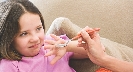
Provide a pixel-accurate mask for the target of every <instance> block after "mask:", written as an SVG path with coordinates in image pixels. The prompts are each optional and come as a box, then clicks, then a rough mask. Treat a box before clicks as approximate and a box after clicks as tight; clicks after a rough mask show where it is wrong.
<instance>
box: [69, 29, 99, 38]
mask: <svg viewBox="0 0 133 72" xmlns="http://www.w3.org/2000/svg"><path fill="white" fill-rule="evenodd" d="M99 30H100V28H94V29H93V30H88V31H86V32H87V33H88V34H89V35H92V34H93V33H94V32H95V31H99ZM79 37H81V34H78V35H77V36H75V37H73V38H72V39H71V40H75V39H77V38H79Z"/></svg>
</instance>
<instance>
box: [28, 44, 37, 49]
mask: <svg viewBox="0 0 133 72" xmlns="http://www.w3.org/2000/svg"><path fill="white" fill-rule="evenodd" d="M38 47H39V44H35V45H32V46H30V47H29V48H38Z"/></svg>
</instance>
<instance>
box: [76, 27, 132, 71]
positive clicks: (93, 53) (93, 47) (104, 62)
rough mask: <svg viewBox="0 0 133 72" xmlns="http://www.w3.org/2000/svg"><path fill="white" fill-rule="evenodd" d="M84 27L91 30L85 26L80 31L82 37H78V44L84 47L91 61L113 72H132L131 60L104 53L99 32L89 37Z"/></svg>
mask: <svg viewBox="0 0 133 72" xmlns="http://www.w3.org/2000/svg"><path fill="white" fill-rule="evenodd" d="M86 29H88V30H91V29H92V28H89V27H86V28H85V29H83V30H82V31H81V35H82V37H81V38H79V39H78V42H79V43H78V45H79V46H80V47H84V48H85V49H86V51H87V54H88V56H89V58H90V60H91V61H92V62H93V63H95V64H97V65H99V66H102V67H105V68H107V69H110V70H111V71H113V72H133V62H127V61H122V60H119V59H117V58H114V57H112V56H109V55H108V54H106V52H105V47H104V46H103V45H102V44H101V42H100V36H99V34H98V33H97V32H95V33H93V37H94V38H91V37H90V36H89V34H88V33H87V32H86ZM81 41H85V43H84V44H82V43H81Z"/></svg>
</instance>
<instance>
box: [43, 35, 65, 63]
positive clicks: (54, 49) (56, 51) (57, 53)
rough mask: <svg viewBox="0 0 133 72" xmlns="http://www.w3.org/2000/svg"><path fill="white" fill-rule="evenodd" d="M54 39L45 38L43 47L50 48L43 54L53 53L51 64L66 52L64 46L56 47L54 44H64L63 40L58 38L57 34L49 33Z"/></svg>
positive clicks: (49, 54)
mask: <svg viewBox="0 0 133 72" xmlns="http://www.w3.org/2000/svg"><path fill="white" fill-rule="evenodd" d="M50 36H51V37H52V38H53V39H54V40H45V43H46V44H45V45H44V48H45V49H50V51H49V52H48V53H47V54H45V56H51V55H55V57H54V59H53V60H52V61H51V64H54V63H56V62H57V61H58V60H59V59H60V58H62V57H63V56H64V55H65V53H66V48H65V47H63V48H58V47H56V44H64V43H65V40H64V39H62V38H60V37H59V36H56V35H54V34H51V35H50Z"/></svg>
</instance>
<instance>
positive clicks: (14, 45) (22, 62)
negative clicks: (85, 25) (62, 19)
mask: <svg viewBox="0 0 133 72" xmlns="http://www.w3.org/2000/svg"><path fill="white" fill-rule="evenodd" d="M44 31H45V26H44V20H43V17H42V14H41V13H40V11H39V10H38V9H37V8H36V7H35V6H34V5H33V4H32V3H31V2H29V1H28V0H8V1H4V2H2V3H0V59H1V60H0V72H75V70H74V69H72V68H71V67H69V64H68V63H69V59H70V58H88V56H87V54H86V51H85V50H84V48H82V47H77V44H78V42H77V41H71V42H70V43H69V44H68V46H66V47H64V48H56V47H55V45H56V44H60V43H65V42H66V41H65V40H68V38H67V37H66V36H65V35H62V36H60V37H58V36H55V35H51V36H45V39H48V41H47V40H46V41H45V43H44ZM62 38H63V39H62ZM64 39H65V40H64ZM49 40H50V41H49ZM53 40H54V41H53ZM47 43H48V44H49V45H48V44H47ZM70 51H71V52H70ZM77 53H78V54H77ZM49 55H50V56H49Z"/></svg>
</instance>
